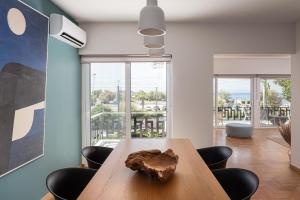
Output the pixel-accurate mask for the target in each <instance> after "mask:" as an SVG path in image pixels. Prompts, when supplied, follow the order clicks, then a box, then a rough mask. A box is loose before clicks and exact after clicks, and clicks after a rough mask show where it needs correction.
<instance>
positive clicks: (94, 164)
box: [81, 146, 113, 169]
mask: <svg viewBox="0 0 300 200" xmlns="http://www.w3.org/2000/svg"><path fill="white" fill-rule="evenodd" d="M112 151H113V149H112V148H108V147H100V146H88V147H85V148H83V149H82V151H81V154H82V155H83V156H84V157H85V159H86V160H87V162H88V166H89V168H92V169H99V168H100V167H101V165H102V164H103V163H104V161H105V160H106V158H107V157H108V156H109V154H110V153H111V152H112Z"/></svg>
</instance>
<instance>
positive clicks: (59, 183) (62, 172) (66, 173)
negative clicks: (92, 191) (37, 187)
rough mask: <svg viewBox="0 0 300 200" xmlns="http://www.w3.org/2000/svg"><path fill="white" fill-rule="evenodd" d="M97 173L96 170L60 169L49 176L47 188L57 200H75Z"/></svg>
mask: <svg viewBox="0 0 300 200" xmlns="http://www.w3.org/2000/svg"><path fill="white" fill-rule="evenodd" d="M95 173H96V170H94V169H84V168H65V169H59V170H56V171H54V172H52V173H51V174H49V175H48V176H47V179H46V186H47V188H48V190H49V192H50V193H51V194H53V196H54V197H55V199H56V200H75V199H77V197H78V196H79V195H80V193H81V192H82V191H83V189H84V188H85V187H86V185H87V184H88V183H89V181H90V180H91V179H92V177H93V176H94V175H95Z"/></svg>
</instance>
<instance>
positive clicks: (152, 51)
mask: <svg viewBox="0 0 300 200" xmlns="http://www.w3.org/2000/svg"><path fill="white" fill-rule="evenodd" d="M148 53H149V56H152V57H160V56H163V55H164V54H165V49H164V48H162V49H149V51H148Z"/></svg>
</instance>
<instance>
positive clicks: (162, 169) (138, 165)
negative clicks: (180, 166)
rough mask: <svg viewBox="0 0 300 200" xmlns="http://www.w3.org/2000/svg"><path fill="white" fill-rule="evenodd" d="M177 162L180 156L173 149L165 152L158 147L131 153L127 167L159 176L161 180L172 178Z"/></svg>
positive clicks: (126, 162)
mask: <svg viewBox="0 0 300 200" xmlns="http://www.w3.org/2000/svg"><path fill="white" fill-rule="evenodd" d="M177 163H178V156H177V155H176V154H175V153H174V151H173V150H172V149H168V150H167V151H165V152H163V153H162V152H161V151H160V150H157V149H154V150H148V151H138V152H135V153H132V154H130V155H129V156H128V158H127V160H126V161H125V164H126V167H128V168H130V169H132V170H134V171H135V170H138V171H140V172H145V173H146V174H149V175H151V176H154V177H157V178H158V180H160V181H161V182H166V181H167V180H169V179H170V178H171V176H172V175H173V173H174V172H175V170H176V165H177Z"/></svg>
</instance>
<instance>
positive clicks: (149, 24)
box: [138, 0, 166, 36]
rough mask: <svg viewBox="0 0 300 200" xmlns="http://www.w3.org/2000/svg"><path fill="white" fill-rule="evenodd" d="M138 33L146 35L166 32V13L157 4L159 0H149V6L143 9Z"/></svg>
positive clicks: (158, 34) (157, 34)
mask: <svg viewBox="0 0 300 200" xmlns="http://www.w3.org/2000/svg"><path fill="white" fill-rule="evenodd" d="M138 33H139V34H141V35H144V36H160V35H165V34H166V23H165V14H164V11H163V10H162V9H161V8H160V7H158V6H157V0H147V6H146V7H144V8H143V9H142V10H141V13H140V20H139V28H138Z"/></svg>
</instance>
